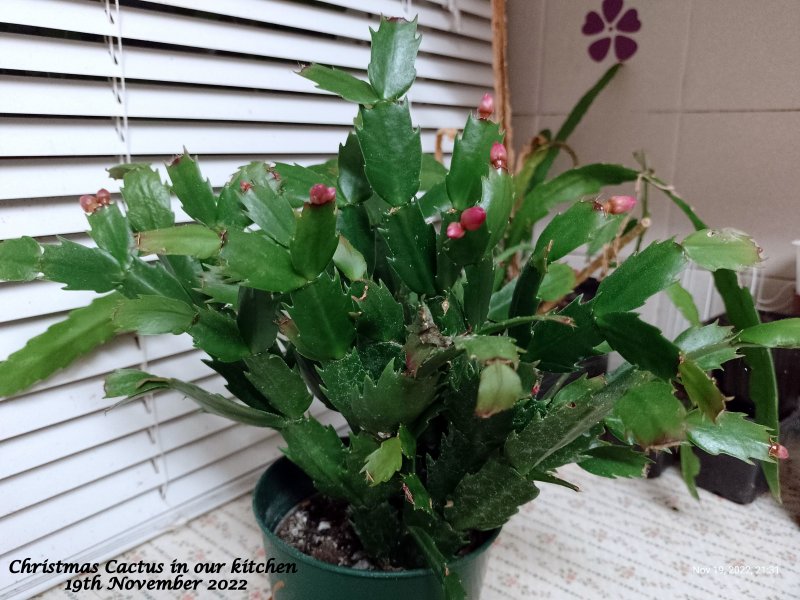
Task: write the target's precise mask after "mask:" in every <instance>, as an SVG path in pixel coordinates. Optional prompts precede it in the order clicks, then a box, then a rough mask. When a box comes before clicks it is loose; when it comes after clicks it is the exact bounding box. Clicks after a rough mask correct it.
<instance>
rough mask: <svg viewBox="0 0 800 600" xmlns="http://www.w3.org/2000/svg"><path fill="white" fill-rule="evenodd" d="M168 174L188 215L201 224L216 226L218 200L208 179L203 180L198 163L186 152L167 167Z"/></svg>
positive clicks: (174, 190) (173, 188)
mask: <svg viewBox="0 0 800 600" xmlns="http://www.w3.org/2000/svg"><path fill="white" fill-rule="evenodd" d="M167 173H168V174H169V178H170V180H171V181H172V191H173V192H174V193H175V195H176V196H177V197H178V200H180V201H181V206H183V210H184V211H186V214H187V215H189V216H190V217H192V218H193V219H194V220H196V221H199V222H200V223H204V224H206V225H208V226H212V225H214V224H215V223H216V220H217V199H216V197H215V196H214V190H213V189H212V188H211V184H210V183H209V181H208V179H203V175H202V174H201V173H200V167H199V166H198V164H197V161H196V160H195V159H193V158H192V157H191V156H189V153H188V152H184V153H183V154H182V155H180V156H177V157H176V158H175V159H174V160H173V161H172V162H171V163H169V164H168V165H167Z"/></svg>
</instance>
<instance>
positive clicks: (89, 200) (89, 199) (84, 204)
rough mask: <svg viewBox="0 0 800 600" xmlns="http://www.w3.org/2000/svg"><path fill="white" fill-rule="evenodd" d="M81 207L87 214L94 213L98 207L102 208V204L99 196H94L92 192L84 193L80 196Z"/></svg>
mask: <svg viewBox="0 0 800 600" xmlns="http://www.w3.org/2000/svg"><path fill="white" fill-rule="evenodd" d="M80 203H81V208H82V209H83V211H84V212H85V213H87V214H92V213H93V212H94V211H96V210H97V209H98V208H100V204H99V203H98V202H97V198H95V197H94V196H92V195H91V194H84V195H83V196H81V198H80Z"/></svg>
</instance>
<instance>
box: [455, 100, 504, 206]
mask: <svg viewBox="0 0 800 600" xmlns="http://www.w3.org/2000/svg"><path fill="white" fill-rule="evenodd" d="M502 141H503V135H502V134H501V133H500V126H499V125H498V124H497V123H495V122H493V121H488V120H481V119H477V118H475V116H474V115H470V116H469V117H468V118H467V124H466V125H465V126H464V132H463V133H462V134H461V136H459V137H457V138H456V141H455V144H454V145H453V158H452V159H451V161H450V172H449V173H448V174H447V177H446V179H445V181H446V182H447V195H448V196H449V197H450V202H451V203H452V204H453V207H454V208H456V209H458V210H464V209H465V208H468V207H470V206H473V205H475V204H477V203H478V201H479V200H480V198H481V185H482V184H481V181H482V179H483V178H484V177H486V176H488V175H489V170H490V167H491V165H490V164H489V153H490V152H491V150H492V146H493V145H494V143H495V142H502Z"/></svg>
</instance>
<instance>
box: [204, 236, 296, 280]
mask: <svg viewBox="0 0 800 600" xmlns="http://www.w3.org/2000/svg"><path fill="white" fill-rule="evenodd" d="M220 258H221V259H222V260H223V263H224V270H225V273H226V274H227V275H228V276H230V277H232V278H234V279H238V280H239V281H241V282H242V284H243V285H245V286H247V287H252V288H256V289H259V290H264V291H266V292H290V291H292V290H295V289H297V288H299V287H301V286H303V285H305V284H306V283H307V282H308V279H307V278H305V277H303V276H302V275H300V274H299V273H297V272H296V271H295V269H294V266H293V265H292V259H291V256H290V255H289V251H288V250H287V249H286V248H284V247H283V246H279V245H278V244H276V243H275V242H274V241H272V240H271V239H269V238H268V237H266V236H265V235H263V234H261V233H258V232H253V233H247V232H244V231H236V230H231V231H228V233H227V239H226V241H225V244H224V245H223V247H222V251H221V252H220Z"/></svg>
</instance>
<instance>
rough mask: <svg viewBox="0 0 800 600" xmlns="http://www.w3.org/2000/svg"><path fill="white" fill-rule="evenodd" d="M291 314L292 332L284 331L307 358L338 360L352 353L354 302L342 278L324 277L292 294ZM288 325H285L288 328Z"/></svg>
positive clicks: (354, 331) (289, 308) (286, 329)
mask: <svg viewBox="0 0 800 600" xmlns="http://www.w3.org/2000/svg"><path fill="white" fill-rule="evenodd" d="M291 301H292V305H291V306H290V307H288V309H287V312H288V313H289V316H290V318H291V325H292V326H293V327H291V328H285V329H284V330H283V331H284V333H285V334H286V335H287V336H288V337H289V339H290V340H292V343H294V344H295V345H296V346H297V349H298V351H299V352H300V354H302V355H303V356H305V357H307V358H310V359H311V360H336V359H339V358H342V357H344V356H345V354H347V352H348V351H349V350H350V348H351V346H352V344H353V340H354V339H355V335H356V327H355V323H354V322H353V318H352V316H351V315H352V313H353V312H354V306H353V300H352V298H350V296H349V294H347V292H345V291H344V290H342V284H341V281H340V280H339V275H338V274H334V276H333V277H329V276H328V275H327V274H324V273H323V274H322V275H321V276H320V277H319V278H318V279H317V280H315V281H314V282H313V283H312V284H310V285H307V286H306V287H304V288H301V289H299V290H297V291H295V292H293V293H292V294H291ZM286 325H289V324H288V323H287V324H284V327H286Z"/></svg>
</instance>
